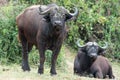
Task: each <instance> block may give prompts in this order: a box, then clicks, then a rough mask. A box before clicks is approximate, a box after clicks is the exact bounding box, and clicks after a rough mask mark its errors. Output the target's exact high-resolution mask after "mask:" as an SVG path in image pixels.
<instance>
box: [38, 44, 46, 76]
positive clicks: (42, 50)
mask: <svg viewBox="0 0 120 80" xmlns="http://www.w3.org/2000/svg"><path fill="white" fill-rule="evenodd" d="M39 55H40V66H39V69H38V73H40V74H43V72H44V62H45V45H44V44H43V43H42V45H41V46H39Z"/></svg>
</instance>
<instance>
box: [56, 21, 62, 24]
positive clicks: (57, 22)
mask: <svg viewBox="0 0 120 80" xmlns="http://www.w3.org/2000/svg"><path fill="white" fill-rule="evenodd" d="M54 24H55V25H61V24H62V23H61V21H55V22H54Z"/></svg>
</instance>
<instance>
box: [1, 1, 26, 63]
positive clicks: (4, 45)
mask: <svg viewBox="0 0 120 80" xmlns="http://www.w3.org/2000/svg"><path fill="white" fill-rule="evenodd" d="M26 6H27V5H25V4H23V5H14V6H13V4H11V3H10V4H9V5H8V6H4V7H1V8H0V59H1V60H0V62H1V63H8V62H19V61H20V60H21V48H20V44H19V43H18V40H17V35H18V33H17V26H16V21H15V17H16V16H17V15H18V13H20V11H21V10H22V9H23V8H25V7H26Z"/></svg>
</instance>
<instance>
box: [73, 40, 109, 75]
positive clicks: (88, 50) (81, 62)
mask: <svg viewBox="0 0 120 80" xmlns="http://www.w3.org/2000/svg"><path fill="white" fill-rule="evenodd" d="M79 41H80V40H78V41H77V45H78V47H80V49H79V51H78V54H77V56H76V57H75V60H74V73H75V74H79V75H82V74H83V73H84V72H86V71H89V69H90V66H91V65H92V61H93V60H94V59H96V58H97V56H98V55H103V54H104V51H105V49H106V48H107V46H108V45H107V43H106V45H105V46H104V47H100V46H99V45H98V44H97V43H96V42H88V43H86V44H85V45H84V46H81V45H80V44H79Z"/></svg>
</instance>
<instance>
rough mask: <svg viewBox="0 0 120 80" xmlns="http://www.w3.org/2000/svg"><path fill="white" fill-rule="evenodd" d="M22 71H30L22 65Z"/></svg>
mask: <svg viewBox="0 0 120 80" xmlns="http://www.w3.org/2000/svg"><path fill="white" fill-rule="evenodd" d="M22 69H23V71H30V68H29V67H22Z"/></svg>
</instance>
